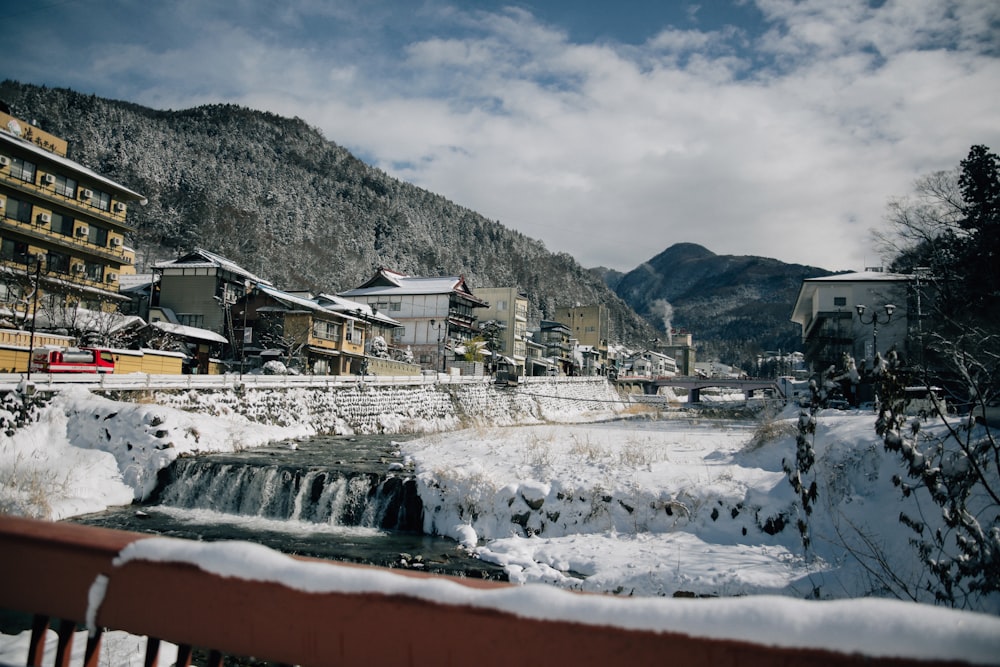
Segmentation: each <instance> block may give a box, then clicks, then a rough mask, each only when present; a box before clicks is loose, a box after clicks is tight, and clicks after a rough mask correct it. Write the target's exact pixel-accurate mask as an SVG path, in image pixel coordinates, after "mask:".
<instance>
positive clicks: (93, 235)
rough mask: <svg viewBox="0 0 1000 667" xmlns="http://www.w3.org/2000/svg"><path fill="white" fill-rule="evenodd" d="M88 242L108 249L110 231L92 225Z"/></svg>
mask: <svg viewBox="0 0 1000 667" xmlns="http://www.w3.org/2000/svg"><path fill="white" fill-rule="evenodd" d="M87 240H88V241H90V242H91V243H93V244H94V245H98V246H101V247H102V248H106V247H107V245H108V230H106V229H102V228H100V227H95V226H94V225H91V226H90V227H89V228H88V230H87Z"/></svg>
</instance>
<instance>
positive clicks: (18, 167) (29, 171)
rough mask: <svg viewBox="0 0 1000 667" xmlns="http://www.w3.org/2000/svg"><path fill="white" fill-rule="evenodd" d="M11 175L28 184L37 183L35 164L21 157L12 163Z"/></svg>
mask: <svg viewBox="0 0 1000 667" xmlns="http://www.w3.org/2000/svg"><path fill="white" fill-rule="evenodd" d="M10 175H11V176H13V177H14V178H19V179H21V180H22V181H24V182H26V183H34V182H35V164H34V163H33V162H28V161H27V160H23V159H21V158H19V157H16V158H14V159H13V160H11V161H10Z"/></svg>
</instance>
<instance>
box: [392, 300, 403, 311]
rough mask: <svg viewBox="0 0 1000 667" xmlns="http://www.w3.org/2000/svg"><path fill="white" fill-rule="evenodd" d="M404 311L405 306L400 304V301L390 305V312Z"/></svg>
mask: <svg viewBox="0 0 1000 667" xmlns="http://www.w3.org/2000/svg"><path fill="white" fill-rule="evenodd" d="M402 309H403V304H402V303H400V302H399V301H393V302H392V303H390V304H389V311H390V312H399V311H400V310H402Z"/></svg>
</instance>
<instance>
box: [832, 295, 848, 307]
mask: <svg viewBox="0 0 1000 667" xmlns="http://www.w3.org/2000/svg"><path fill="white" fill-rule="evenodd" d="M833 305H835V306H846V305H847V297H846V296H835V297H833Z"/></svg>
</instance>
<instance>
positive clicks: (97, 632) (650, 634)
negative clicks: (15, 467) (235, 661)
mask: <svg viewBox="0 0 1000 667" xmlns="http://www.w3.org/2000/svg"><path fill="white" fill-rule="evenodd" d="M147 540H152V541H148V542H147ZM549 594H552V595H553V596H555V597H550V595H549ZM555 598H558V599H555ZM574 598H575V600H574ZM607 600H614V601H615V602H614V604H620V605H621V607H620V612H621V613H622V614H625V615H632V616H635V618H636V619H638V618H639V617H640V616H641V614H640V615H638V616H636V615H635V609H632V610H629V609H628V606H629V605H639V604H642V601H640V600H628V599H624V598H607ZM546 601H547V602H546ZM603 602H604V598H603V596H602V597H598V596H592V595H585V594H571V593H567V592H565V591H555V590H554V589H547V588H544V587H535V588H534V589H531V590H528V589H523V588H519V587H516V586H510V585H507V584H498V583H495V582H486V581H480V580H471V579H457V578H450V577H440V576H436V577H432V576H431V575H425V574H422V573H416V572H400V571H395V570H385V569H380V568H373V567H365V566H357V565H346V564H335V563H330V562H326V561H317V560H312V559H302V558H292V557H288V556H283V555H280V554H277V553H275V552H272V551H270V550H267V549H265V548H264V547H253V546H252V545H247V544H245V543H235V544H234V543H221V544H220V543H216V544H211V543H205V542H192V541H185V540H165V539H163V538H151V537H150V536H146V535H139V534H135V533H126V532H121V531H113V530H107V529H101V528H95V527H89V526H80V525H75V524H60V523H49V522H42V521H35V520H30V519H22V518H15V517H10V516H5V515H0V608H4V609H8V610H14V611H20V612H26V613H29V614H32V615H34V618H35V621H34V624H33V630H32V639H31V643H30V648H29V652H28V656H27V664H30V665H40V664H42V663H41V661H42V655H43V653H44V644H45V635H46V632H45V630H46V628H47V627H48V626H49V625H50V624H52V623H53V622H54V623H55V624H56V626H57V628H58V636H59V641H58V643H57V650H56V662H55V664H57V665H65V664H68V660H69V656H70V654H71V651H72V643H73V635H74V630H75V628H76V625H77V624H86V625H87V627H88V629H89V630H90V631H91V634H90V639H89V640H88V642H87V646H86V654H85V662H84V664H85V665H88V666H89V665H96V664H97V661H98V657H99V655H100V645H101V639H102V634H103V632H104V631H105V630H119V631H124V632H127V633H130V634H133V635H137V636H145V637H148V638H149V639H148V640H147V645H146V662H145V664H147V665H155V664H156V661H157V654H158V650H159V646H160V643H161V641H168V642H171V643H174V644H176V645H178V654H177V655H178V657H177V663H176V664H177V665H189V664H190V662H191V656H192V653H193V647H199V648H200V649H202V650H204V651H207V652H208V654H209V664H212V665H219V664H221V663H222V656H223V655H233V656H254V657H255V658H256V659H258V660H267V661H270V662H277V663H280V664H298V665H345V666H351V665H366V666H370V665H434V666H437V665H448V664H450V665H457V664H475V665H483V666H489V665H504V666H505V667H507V666H509V665H518V664H538V663H539V662H540V661H541V660H542V659H545V660H546V661H550V660H551V661H553V662H556V663H558V664H569V665H574V664H581V665H590V664H604V665H610V664H623V665H624V664H627V665H664V664H677V665H686V666H688V667H702V666H706V667H707V666H708V665H712V666H715V665H734V666H737V667H738V666H741V665H744V666H749V665H772V664H780V665H786V666H788V667H798V666H802V667H806V666H808V667H817V666H820V667H835V666H845V667H846V666H854V665H865V666H867V667H888V666H889V665H895V666H896V667H899V666H901V665H925V666H932V667H933V666H935V665H946V664H948V665H957V664H963V663H960V662H956V661H942V660H937V661H935V660H933V659H929V660H926V661H925V660H920V661H917V660H912V659H910V660H907V659H900V658H884V657H878V656H872V655H864V654H863V653H862V652H859V653H853V654H846V653H834V652H832V651H827V650H820V649H812V648H780V647H775V646H768V645H764V644H756V643H751V642H748V641H738V640H730V639H709V638H698V637H691V636H688V635H685V634H681V633H679V632H673V631H670V630H664V629H659V630H648V629H628V628H625V627H622V626H620V625H619V626H617V627H612V626H613V623H608V622H601V621H600V620H589V619H591V618H594V616H593V615H592V614H593V609H594V605H595V604H602V603H603ZM663 602H665V601H663ZM678 602H681V601H678ZM686 602H687V603H688V604H704V605H706V607H705V609H703V610H700V611H699V612H698V613H699V616H701V617H702V618H703V619H704V623H705V625H706V628H711V627H714V626H716V625H719V624H723V625H724V624H725V623H726V621H723V620H721V619H713V617H712V609H716V608H719V605H713V602H718V601H712V600H705V601H686ZM682 604H683V602H682ZM548 606H551V607H553V608H555V609H557V610H558V613H556V614H553V615H552V616H546V614H545V613H544V609H545V608H547V607H548ZM751 616H759V614H751ZM758 620H759V619H758ZM896 629H897V628H895V626H892V624H890V625H889V626H887V629H886V633H891V632H895V630H896ZM956 632H958V630H957V629H956Z"/></svg>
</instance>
